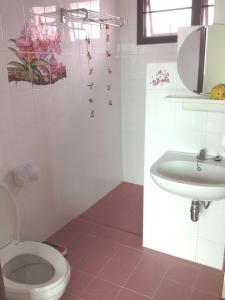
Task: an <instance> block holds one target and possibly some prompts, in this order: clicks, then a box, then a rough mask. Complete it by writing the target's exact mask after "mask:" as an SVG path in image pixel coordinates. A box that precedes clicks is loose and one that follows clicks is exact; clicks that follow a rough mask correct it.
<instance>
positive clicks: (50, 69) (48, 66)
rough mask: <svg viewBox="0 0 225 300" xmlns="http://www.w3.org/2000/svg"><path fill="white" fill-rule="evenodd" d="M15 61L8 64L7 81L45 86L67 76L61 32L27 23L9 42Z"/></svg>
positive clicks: (54, 28) (49, 27)
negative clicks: (61, 58)
mask: <svg viewBox="0 0 225 300" xmlns="http://www.w3.org/2000/svg"><path fill="white" fill-rule="evenodd" d="M9 41H10V42H11V44H12V46H10V47H8V49H9V50H10V51H11V52H12V54H13V56H14V58H15V59H14V60H12V61H10V62H9V63H8V79H9V82H11V81H14V82H18V81H27V82H31V83H32V84H36V85H48V84H53V83H55V82H57V81H58V80H60V79H63V78H65V77H66V67H65V65H64V64H63V63H62V62H59V61H58V56H60V55H61V53H62V49H61V43H62V42H61V32H60V31H59V30H58V29H57V28H56V27H54V26H49V25H33V24H30V23H27V24H26V25H25V26H24V28H23V29H22V31H21V33H20V35H19V37H18V38H16V39H10V40H9Z"/></svg>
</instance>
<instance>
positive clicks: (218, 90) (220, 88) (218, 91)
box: [210, 83, 225, 100]
mask: <svg viewBox="0 0 225 300" xmlns="http://www.w3.org/2000/svg"><path fill="white" fill-rule="evenodd" d="M210 98H211V99H216V100H225V84H223V83H220V84H218V85H216V86H214V88H212V90H211V94H210Z"/></svg>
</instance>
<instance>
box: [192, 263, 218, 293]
mask: <svg viewBox="0 0 225 300" xmlns="http://www.w3.org/2000/svg"><path fill="white" fill-rule="evenodd" d="M222 280H223V273H222V272H221V271H218V270H214V269H211V268H207V267H202V268H201V271H200V274H199V277H198V279H197V283H196V289H198V290H200V291H202V292H204V293H208V294H212V295H215V296H220V293H221V288H222Z"/></svg>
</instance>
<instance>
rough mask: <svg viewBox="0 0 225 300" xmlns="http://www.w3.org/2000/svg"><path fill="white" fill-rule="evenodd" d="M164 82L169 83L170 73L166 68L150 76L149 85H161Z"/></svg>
mask: <svg viewBox="0 0 225 300" xmlns="http://www.w3.org/2000/svg"><path fill="white" fill-rule="evenodd" d="M164 83H170V74H169V72H167V71H166V70H159V71H158V72H157V73H156V74H155V75H154V76H152V81H151V82H150V84H151V85H153V86H157V85H159V84H160V85H163V84H164Z"/></svg>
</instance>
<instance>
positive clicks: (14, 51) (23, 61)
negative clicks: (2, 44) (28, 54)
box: [8, 47, 28, 64]
mask: <svg viewBox="0 0 225 300" xmlns="http://www.w3.org/2000/svg"><path fill="white" fill-rule="evenodd" d="M8 49H9V50H11V51H12V52H13V53H14V54H15V55H16V57H17V58H19V60H20V61H21V62H22V63H23V64H28V61H27V59H26V58H25V57H20V56H19V51H18V50H16V49H14V48H12V47H8Z"/></svg>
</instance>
